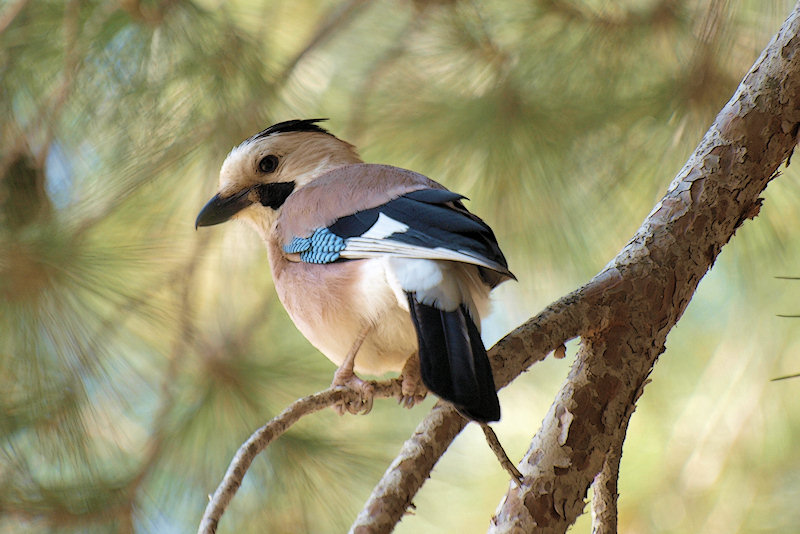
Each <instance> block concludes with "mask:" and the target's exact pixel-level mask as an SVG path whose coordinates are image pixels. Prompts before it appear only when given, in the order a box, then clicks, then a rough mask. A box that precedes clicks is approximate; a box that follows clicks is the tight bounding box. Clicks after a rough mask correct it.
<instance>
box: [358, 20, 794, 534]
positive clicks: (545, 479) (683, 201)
mask: <svg viewBox="0 0 800 534" xmlns="http://www.w3.org/2000/svg"><path fill="white" fill-rule="evenodd" d="M798 21H800V6H798V7H795V10H794V11H793V13H792V14H791V16H790V17H789V19H787V21H786V22H785V23H784V25H783V27H782V28H781V30H780V31H779V33H778V34H777V35H776V37H775V38H774V39H773V41H772V43H770V45H769V46H768V47H767V49H766V50H765V51H764V52H763V53H762V55H761V57H759V59H758V60H757V61H756V63H755V65H754V66H753V68H752V69H751V70H750V72H749V73H748V74H747V76H746V77H745V78H744V80H743V81H742V83H741V84H740V86H739V88H738V89H737V91H736V93H735V94H734V96H733V97H732V98H731V100H730V101H729V102H728V104H727V105H726V106H725V108H724V109H723V110H722V111H721V112H720V114H719V115H718V117H717V119H716V121H715V123H714V124H713V125H712V127H711V129H710V130H709V131H708V133H707V134H706V136H705V137H704V139H703V140H702V142H701V143H700V145H699V146H698V148H697V149H696V151H695V153H694V154H693V155H692V156H691V157H690V159H689V161H688V162H687V163H686V165H685V166H684V168H683V169H682V170H681V171H680V173H679V174H678V176H677V177H676V178H675V180H674V181H673V182H672V184H671V185H670V187H669V190H668V192H667V194H666V195H665V197H664V198H663V199H662V200H661V201H660V202H659V203H658V205H656V207H655V208H654V209H653V211H652V212H651V214H650V215H649V216H648V218H647V219H646V220H645V221H644V223H643V225H642V226H641V228H640V229H639V231H638V232H637V233H636V235H635V236H634V237H633V239H632V240H631V241H630V242H629V243H628V245H627V246H626V247H625V248H624V249H623V250H622V251H621V252H620V253H619V254H618V255H617V257H616V258H614V259H613V260H612V261H611V262H610V263H609V265H608V266H607V267H606V268H605V269H604V270H603V271H602V272H601V273H600V274H598V275H597V276H596V277H595V278H594V279H593V280H592V281H591V282H590V283H589V284H588V285H587V286H585V287H584V288H581V289H580V290H578V291H576V292H574V293H572V294H570V295H568V296H566V297H564V298H562V299H560V300H559V301H557V302H556V303H555V304H553V305H551V306H550V307H548V308H547V309H546V310H545V311H543V312H542V313H540V314H539V315H538V316H536V317H535V318H533V319H532V320H530V321H528V322H527V323H525V324H524V325H523V326H521V327H519V328H518V329H517V330H515V331H514V332H512V333H511V334H509V335H508V336H506V337H505V338H504V339H503V340H501V341H500V342H499V343H498V344H497V345H496V346H495V347H494V348H493V349H492V350H491V351H490V357H491V358H492V362H493V366H494V368H495V371H496V375H495V376H496V378H497V382H498V385H500V386H503V385H505V384H507V383H508V382H509V381H510V380H512V379H513V378H514V377H516V376H517V375H518V374H520V373H521V372H522V371H523V370H524V369H526V368H527V367H529V366H530V365H532V364H533V363H535V362H536V361H539V360H541V359H543V358H544V357H545V355H546V354H547V353H549V352H550V351H552V350H554V349H555V348H557V347H558V346H560V345H561V344H562V343H563V342H564V341H566V340H568V339H570V338H573V337H575V336H576V335H580V336H581V337H582V346H581V349H580V351H579V354H578V357H577V359H576V362H575V364H574V366H573V368H572V371H571V372H570V374H569V376H568V378H567V381H566V382H565V384H564V386H563V387H562V390H561V391H560V392H559V394H558V396H557V398H556V400H555V402H554V404H553V405H552V407H551V409H550V411H549V412H548V414H547V415H546V417H545V421H544V422H543V425H542V428H541V429H540V431H539V432H538V433H537V434H536V436H535V437H534V439H533V442H532V444H531V447H530V449H529V451H528V453H527V454H526V457H525V459H524V460H523V462H522V463H521V466H520V467H521V469H520V470H521V471H522V473H523V475H525V482H526V483H525V484H524V485H523V486H522V487H521V488H515V487H511V488H510V489H509V492H508V494H507V496H506V498H505V501H504V504H503V506H502V508H501V509H500V512H499V514H498V516H497V517H496V518H495V519H494V520H493V524H492V527H491V530H492V531H493V532H512V531H514V532H517V531H519V532H530V531H532V530H534V529H536V531H537V532H564V531H566V529H567V527H568V526H569V525H570V524H572V523H573V522H574V521H575V519H576V518H577V517H578V515H580V514H581V513H582V512H583V509H584V498H585V496H586V492H587V490H588V487H589V485H590V484H591V483H592V480H594V478H595V476H596V475H597V473H599V472H600V470H601V468H602V465H603V462H604V459H605V457H606V453H607V451H609V450H610V449H611V448H612V446H614V445H615V443H618V444H621V441H622V439H623V438H624V430H625V427H626V425H627V419H628V417H629V416H630V413H631V411H632V409H633V406H634V405H635V401H636V399H637V398H638V395H639V394H640V392H641V388H642V387H643V386H644V384H645V382H646V377H647V375H648V373H649V372H650V370H651V369H652V366H653V364H654V363H655V360H656V358H657V357H658V355H659V354H661V353H662V352H663V351H664V348H665V341H666V336H667V334H668V332H669V331H670V330H671V329H672V327H673V326H674V325H675V324H676V323H677V321H678V319H679V318H680V316H681V314H682V313H683V311H684V310H685V308H686V306H687V305H688V303H689V300H690V299H691V297H692V296H693V294H694V291H695V289H696V287H697V284H698V283H699V281H700V279H701V278H702V277H703V276H704V275H705V273H706V272H707V271H708V269H709V268H710V267H711V266H712V265H713V263H714V261H715V259H716V257H717V255H718V254H719V252H720V250H721V248H722V246H724V245H725V244H726V243H727V242H728V241H729V240H730V238H731V237H732V236H733V234H734V232H735V230H736V228H738V227H739V226H740V225H741V224H742V222H743V221H745V220H746V219H748V218H753V217H754V216H755V215H757V213H758V210H759V208H760V199H759V198H758V196H759V194H760V193H761V192H762V191H763V190H764V188H765V187H766V185H767V183H768V182H769V181H770V180H771V179H772V178H773V177H774V176H775V173H776V172H777V169H778V167H779V166H780V164H781V163H782V162H783V161H785V160H786V159H787V158H788V157H789V155H790V154H791V152H792V150H793V148H794V146H795V144H796V136H797V131H798V125H800V55H799V54H798V51H800V37H798V27H799V26H800V22H798ZM459 419H460V418H459V417H458V416H457V415H456V414H455V413H453V412H452V411H449V410H448V409H447V408H445V407H444V406H440V405H437V407H436V408H435V410H434V411H433V412H432V413H431V414H430V415H429V416H428V417H427V418H426V419H425V420H424V421H423V422H422V423H420V425H419V426H418V428H417V431H416V432H415V434H414V436H413V437H412V438H411V439H409V440H408V441H407V442H406V444H405V445H404V446H403V448H402V450H401V451H400V454H399V455H398V457H397V458H396V459H395V461H394V462H393V463H392V465H391V466H390V467H389V469H388V470H387V472H386V474H384V476H383V479H382V480H381V481H380V483H379V484H378V486H376V488H375V490H374V491H373V494H372V495H371V496H370V498H369V500H368V501H367V503H366V505H365V507H364V509H363V510H362V512H361V514H360V515H359V516H358V518H357V519H356V522H355V523H354V525H353V527H352V530H351V532H357V533H366V532H389V531H390V530H391V529H392V528H393V527H394V525H395V524H396V523H397V521H399V520H400V518H401V517H402V515H403V513H404V511H405V509H406V507H407V506H408V504H409V503H410V502H411V499H412V498H413V496H414V495H415V494H416V492H417V491H418V490H419V488H420V487H421V485H422V483H423V482H424V481H425V480H426V479H427V477H428V476H429V474H430V470H431V469H432V467H433V465H434V464H435V463H436V461H437V460H438V458H439V456H440V455H441V454H442V453H443V452H444V451H445V450H446V448H447V447H448V446H449V444H450V442H451V441H452V439H454V437H455V436H456V435H457V434H458V432H460V430H461V428H462V427H463V423H460V421H459Z"/></svg>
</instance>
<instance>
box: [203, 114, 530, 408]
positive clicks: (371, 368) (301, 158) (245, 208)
mask: <svg viewBox="0 0 800 534" xmlns="http://www.w3.org/2000/svg"><path fill="white" fill-rule="evenodd" d="M325 120H327V119H293V120H287V121H283V122H279V123H277V124H273V125H271V126H269V127H268V128H266V129H264V130H262V131H261V132H259V133H257V134H255V135H253V136H251V137H249V138H247V139H245V140H244V141H243V142H241V143H240V144H239V145H237V146H235V147H234V148H233V149H232V150H231V151H230V153H229V154H228V155H227V157H226V158H225V160H224V162H223V164H222V167H221V169H220V176H219V190H218V192H217V193H216V194H215V195H214V196H213V197H212V198H211V199H210V200H209V201H208V202H207V203H206V204H205V206H203V208H202V209H201V210H200V212H199V214H198V216H197V219H196V221H195V228H196V229H197V228H198V227H201V226H212V225H216V224H220V223H223V222H225V221H228V220H231V219H239V220H243V221H245V222H246V223H247V224H248V225H249V226H251V227H252V228H253V229H254V230H255V231H256V232H257V233H258V235H259V236H260V237H261V239H262V240H263V241H264V242H265V244H266V248H267V256H268V259H269V264H270V268H271V272H272V280H273V283H274V286H275V289H276V292H277V294H278V297H279V299H280V301H281V303H282V304H283V306H284V308H285V309H286V311H287V313H288V315H289V317H290V318H291V319H292V321H293V322H294V324H295V325H296V327H297V328H298V330H299V331H300V332H301V333H302V334H303V335H304V336H305V337H306V338H307V339H308V341H309V342H310V343H311V344H312V345H313V346H314V347H316V348H317V349H318V350H319V351H320V352H322V353H323V354H324V355H325V356H326V357H327V358H328V359H330V360H331V361H332V362H333V363H334V364H336V365H337V366H338V368H337V370H336V372H335V373H334V378H333V382H332V385H333V386H345V387H348V388H350V389H353V390H355V391H356V392H357V393H358V397H359V398H358V402H356V403H355V404H352V403H351V404H348V405H345V406H342V405H340V406H337V407H336V408H337V411H339V413H340V414H342V413H344V412H345V411H349V412H352V413H358V412H363V413H366V412H368V411H369V410H370V409H371V408H372V395H373V394H374V386H373V385H372V384H371V383H370V382H369V381H366V380H363V379H361V378H360V377H359V375H360V374H371V375H383V374H385V373H388V372H399V373H400V379H401V390H402V398H401V402H402V403H403V404H405V405H406V406H408V407H411V406H413V405H414V404H416V403H418V402H419V401H421V400H422V399H423V398H424V397H425V395H426V393H427V392H428V391H431V392H433V393H434V394H436V395H437V396H438V397H440V398H442V399H444V400H446V401H449V402H450V403H452V404H453V405H454V407H455V408H456V410H457V411H458V412H459V413H461V414H462V415H463V416H465V417H466V418H468V419H471V420H474V421H477V422H481V423H488V422H492V421H498V420H499V419H500V415H501V413H500V402H499V400H498V397H497V390H496V387H495V382H494V378H493V375H492V368H491V365H490V363H489V359H488V357H487V353H486V349H485V347H484V345H483V341H482V340H481V335H480V321H481V317H483V316H485V314H486V313H487V312H488V307H489V293H490V291H491V290H492V289H493V288H495V287H496V286H497V285H499V284H500V283H502V282H504V281H506V280H516V277H515V276H514V275H513V274H512V273H511V271H510V270H509V268H508V263H507V261H506V258H505V256H504V255H503V253H502V251H501V250H500V247H499V245H498V243H497V239H496V238H495V235H494V232H493V231H492V229H491V228H490V227H489V226H488V225H487V224H486V223H485V222H484V221H483V220H482V219H480V218H479V217H478V216H476V215H474V214H472V213H471V212H470V211H468V210H467V208H466V207H465V206H464V203H463V201H464V200H465V199H466V197H464V196H462V195H460V194H458V193H454V192H452V191H450V190H448V189H447V188H445V187H444V186H443V185H441V184H439V183H438V182H435V181H433V180H432V179H430V178H428V177H426V176H424V175H422V174H419V173H416V172H413V171H410V170H406V169H402V168H398V167H393V166H390V165H382V164H373V163H364V162H363V161H362V159H361V158H360V156H359V155H358V152H357V150H356V148H355V147H354V146H353V145H351V144H350V143H348V142H346V141H343V140H341V139H339V138H337V137H336V136H334V135H333V134H332V133H330V132H329V131H328V130H327V129H326V128H324V127H323V126H321V125H320V124H319V123H320V122H323V121H325Z"/></svg>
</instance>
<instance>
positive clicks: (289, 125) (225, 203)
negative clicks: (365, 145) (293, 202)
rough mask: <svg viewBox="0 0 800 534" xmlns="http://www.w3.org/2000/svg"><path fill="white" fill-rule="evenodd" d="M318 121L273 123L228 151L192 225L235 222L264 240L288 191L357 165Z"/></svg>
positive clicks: (350, 149)
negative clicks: (214, 185)
mask: <svg viewBox="0 0 800 534" xmlns="http://www.w3.org/2000/svg"><path fill="white" fill-rule="evenodd" d="M320 120H322V119H310V120H292V121H286V122H281V123H278V124H274V125H272V126H270V127H269V128H267V129H266V130H264V131H262V132H259V133H258V134H256V135H254V136H252V137H250V138H249V139H246V140H245V141H244V142H242V143H241V144H240V145H239V146H237V147H235V148H234V149H233V150H231V152H230V154H228V157H227V158H225V161H224V163H223V164H222V169H221V170H220V174H219V193H218V194H217V195H215V196H214V197H213V198H212V199H211V200H210V201H209V202H208V204H206V205H205V207H204V208H203V209H202V211H201V212H200V214H199V215H198V217H197V222H196V226H210V225H213V224H219V223H221V222H225V221H227V220H228V219H231V218H241V219H244V220H246V221H247V222H249V223H250V224H251V225H252V226H253V227H254V228H255V229H256V231H258V232H259V234H261V236H262V237H264V238H266V236H267V235H268V234H269V231H270V229H271V228H272V225H273V224H274V222H275V219H276V218H277V216H278V212H279V211H280V207H281V205H282V204H283V202H284V201H285V200H286V198H287V197H288V196H289V194H291V193H292V191H295V190H297V189H299V188H301V187H303V186H304V185H306V184H308V183H309V182H311V181H313V180H314V179H316V178H317V177H319V176H320V175H322V174H324V173H326V172H328V171H330V170H332V169H335V168H337V167H341V166H343V165H349V164H353V163H361V159H360V158H359V157H358V154H357V153H356V150H355V148H354V147H353V145H351V144H349V143H347V142H345V141H342V140H341V139H337V138H336V137H334V136H333V135H331V134H329V133H328V132H327V131H326V130H324V129H323V128H321V127H320V126H318V125H317V124H316V123H317V122H319V121H320Z"/></svg>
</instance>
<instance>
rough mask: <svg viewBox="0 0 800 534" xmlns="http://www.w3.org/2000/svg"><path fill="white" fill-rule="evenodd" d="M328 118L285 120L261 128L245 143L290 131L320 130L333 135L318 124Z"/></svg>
mask: <svg viewBox="0 0 800 534" xmlns="http://www.w3.org/2000/svg"><path fill="white" fill-rule="evenodd" d="M326 120H328V119H292V120H290V121H283V122H279V123H277V124H273V125H272V126H270V127H268V128H266V129H264V130H261V131H260V132H258V133H257V134H255V135H253V136H252V137H249V138H248V139H246V140H245V142H244V143H251V142H253V141H257V140H259V139H263V138H265V137H267V136H269V135H272V134H279V133H288V132H319V133H324V134H328V135H331V133H330V132H329V131H328V130H326V129H325V128H323V127H322V126H320V125H318V124H317V123H318V122H322V121H326ZM244 143H242V144H244Z"/></svg>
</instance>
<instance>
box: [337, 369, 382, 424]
mask: <svg viewBox="0 0 800 534" xmlns="http://www.w3.org/2000/svg"><path fill="white" fill-rule="evenodd" d="M343 375H344V376H343ZM331 385H332V386H334V387H340V388H344V389H345V390H346V391H352V392H355V393H356V394H357V398H356V399H355V400H341V401H339V402H337V403H336V404H334V405H333V409H334V410H335V411H336V413H338V414H339V415H344V414H345V413H351V414H362V415H366V414H368V413H369V412H371V411H372V405H373V401H374V397H375V386H374V384H373V383H372V382H370V381H367V380H361V379H360V378H358V377H357V376H356V375H355V373H351V374H349V376H348V375H347V373H341V374H340V373H339V372H338V371H337V372H336V374H335V375H334V376H333V383H332V384H331Z"/></svg>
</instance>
